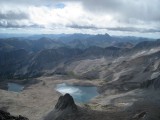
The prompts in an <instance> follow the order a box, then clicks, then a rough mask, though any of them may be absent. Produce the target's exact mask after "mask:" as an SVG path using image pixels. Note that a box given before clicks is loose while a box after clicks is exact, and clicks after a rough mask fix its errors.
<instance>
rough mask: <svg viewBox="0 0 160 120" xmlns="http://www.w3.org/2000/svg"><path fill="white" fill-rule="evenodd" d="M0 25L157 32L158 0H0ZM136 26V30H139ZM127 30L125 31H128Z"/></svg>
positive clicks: (50, 29)
mask: <svg viewBox="0 0 160 120" xmlns="http://www.w3.org/2000/svg"><path fill="white" fill-rule="evenodd" d="M0 1H1V4H0V27H1V28H3V29H4V28H6V29H8V28H16V27H17V28H21V27H29V28H28V29H31V27H33V29H34V28H35V27H36V29H38V28H40V29H45V30H46V31H54V32H57V31H58V30H59V31H62V32H66V33H69V32H71V31H72V32H74V31H75V32H87V33H88V32H90V33H96V32H111V33H112V32H113V31H114V32H117V33H118V31H122V32H126V33H127V32H132V33H136V30H137V32H139V33H140V34H141V33H142V32H143V33H144V32H147V33H152V34H153V33H154V32H155V33H156V34H157V33H159V30H160V14H159V12H158V11H159V5H160V1H159V0H152V1H151V0H134V1H128V0H99V1H98V2H97V1H96V2H94V1H93V0H76V1H75V0H32V1H30V0H29V1H26V0H0ZM138 29H139V30H138ZM127 34H128V33H127Z"/></svg>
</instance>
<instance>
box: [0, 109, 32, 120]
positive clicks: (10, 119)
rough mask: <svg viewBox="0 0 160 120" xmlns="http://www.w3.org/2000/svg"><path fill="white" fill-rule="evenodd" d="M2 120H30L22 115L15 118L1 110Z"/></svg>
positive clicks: (0, 117) (0, 118)
mask: <svg viewBox="0 0 160 120" xmlns="http://www.w3.org/2000/svg"><path fill="white" fill-rule="evenodd" d="M0 120H29V119H28V118H26V117H23V116H21V115H19V116H13V115H11V114H10V113H8V112H5V111H3V110H0Z"/></svg>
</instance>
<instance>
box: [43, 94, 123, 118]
mask: <svg viewBox="0 0 160 120" xmlns="http://www.w3.org/2000/svg"><path fill="white" fill-rule="evenodd" d="M121 116H122V114H118V113H117V114H114V113H106V112H102V111H94V110H91V109H88V108H84V107H83V108H82V107H79V106H77V105H76V104H75V102H74V100H73V98H72V96H71V95H69V94H65V95H64V96H60V97H59V99H58V102H57V104H56V105H55V108H54V110H53V111H51V112H50V113H49V114H48V115H47V116H46V117H45V118H44V120H122V119H121V118H122V117H121Z"/></svg>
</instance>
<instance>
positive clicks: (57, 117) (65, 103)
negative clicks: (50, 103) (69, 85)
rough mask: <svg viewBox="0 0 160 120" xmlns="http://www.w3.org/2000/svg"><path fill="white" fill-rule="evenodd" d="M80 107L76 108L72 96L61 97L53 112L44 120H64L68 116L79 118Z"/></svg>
mask: <svg viewBox="0 0 160 120" xmlns="http://www.w3.org/2000/svg"><path fill="white" fill-rule="evenodd" d="M77 113H78V107H77V106H76V104H75V102H74V100H73V98H72V96H71V95H70V94H68V93H67V94H65V95H64V96H60V97H59V99H58V102H57V104H56V105H55V108H54V110H53V111H51V112H50V113H49V114H48V115H47V116H46V117H45V118H44V120H62V119H63V118H67V117H68V115H69V117H71V118H75V117H77Z"/></svg>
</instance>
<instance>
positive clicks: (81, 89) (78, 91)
mask: <svg viewBox="0 0 160 120" xmlns="http://www.w3.org/2000/svg"><path fill="white" fill-rule="evenodd" d="M56 90H57V91H58V92H60V93H62V94H63V95H64V94H65V93H69V94H70V95H71V96H72V97H73V98H74V100H75V102H79V103H87V102H88V101H90V100H91V99H92V98H93V97H95V96H97V95H98V92H97V88H96V87H94V86H77V85H76V86H74V85H68V84H66V83H62V84H57V86H56Z"/></svg>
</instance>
